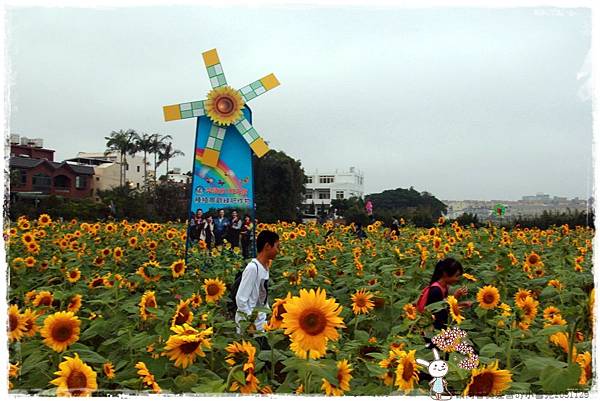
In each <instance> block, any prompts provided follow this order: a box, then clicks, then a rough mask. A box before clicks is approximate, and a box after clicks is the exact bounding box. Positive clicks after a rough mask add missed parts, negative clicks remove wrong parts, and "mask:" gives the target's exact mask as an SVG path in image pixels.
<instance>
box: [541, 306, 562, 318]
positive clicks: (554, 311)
mask: <svg viewBox="0 0 600 401" xmlns="http://www.w3.org/2000/svg"><path fill="white" fill-rule="evenodd" d="M543 316H544V319H546V320H552V319H553V318H554V317H555V316H560V309H558V308H557V307H556V306H548V307H547V308H545V309H544V312H543Z"/></svg>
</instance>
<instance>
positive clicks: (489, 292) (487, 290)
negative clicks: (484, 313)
mask: <svg viewBox="0 0 600 401" xmlns="http://www.w3.org/2000/svg"><path fill="white" fill-rule="evenodd" d="M477 302H479V307H480V308H482V309H494V308H495V307H496V306H498V304H499V303H500V293H499V292H498V289H497V288H496V287H494V286H492V285H486V286H485V287H483V288H481V289H479V291H478V292H477Z"/></svg>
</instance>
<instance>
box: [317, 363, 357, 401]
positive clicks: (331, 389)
mask: <svg viewBox="0 0 600 401" xmlns="http://www.w3.org/2000/svg"><path fill="white" fill-rule="evenodd" d="M336 366H337V373H336V378H337V380H338V383H337V385H334V384H331V383H329V381H328V380H327V379H323V384H322V385H321V390H323V391H324V392H325V395H333V396H340V395H344V392H345V391H350V380H352V375H351V374H350V372H352V370H353V369H352V365H351V364H349V363H348V361H347V360H346V359H342V360H341V361H339V362H338V363H337V365H336Z"/></svg>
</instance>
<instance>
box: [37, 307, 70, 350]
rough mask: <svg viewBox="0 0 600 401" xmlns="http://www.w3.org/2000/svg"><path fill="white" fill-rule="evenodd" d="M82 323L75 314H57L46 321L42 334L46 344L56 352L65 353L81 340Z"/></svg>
mask: <svg viewBox="0 0 600 401" xmlns="http://www.w3.org/2000/svg"><path fill="white" fill-rule="evenodd" d="M79 330H80V321H79V319H78V318H77V317H76V316H75V315H74V314H73V312H56V313H55V314H53V315H50V316H48V317H47V318H46V319H45V320H44V327H42V330H41V331H40V334H41V335H42V337H43V338H44V344H46V345H47V346H48V347H50V348H52V349H53V350H54V351H56V352H63V351H64V350H66V349H67V347H68V346H69V345H71V344H73V343H75V342H76V341H77V340H79Z"/></svg>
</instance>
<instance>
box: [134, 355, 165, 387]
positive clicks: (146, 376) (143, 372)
mask: <svg viewBox="0 0 600 401" xmlns="http://www.w3.org/2000/svg"><path fill="white" fill-rule="evenodd" d="M134 367H135V368H136V369H137V370H138V371H137V374H138V375H139V376H140V378H141V379H142V382H143V383H144V384H145V385H146V386H148V387H150V388H151V389H152V391H154V392H155V393H160V391H161V389H160V386H159V385H158V383H157V382H156V381H155V380H154V375H153V374H152V373H150V371H149V370H148V368H147V367H146V364H145V363H144V362H138V363H136V364H135V366H134Z"/></svg>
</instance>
